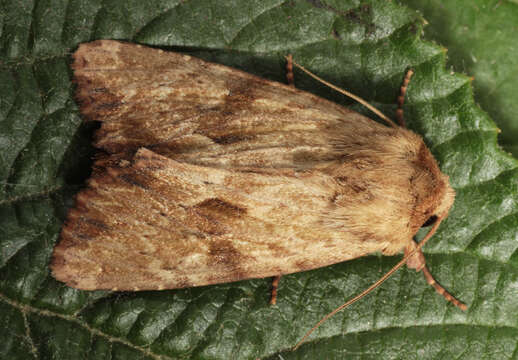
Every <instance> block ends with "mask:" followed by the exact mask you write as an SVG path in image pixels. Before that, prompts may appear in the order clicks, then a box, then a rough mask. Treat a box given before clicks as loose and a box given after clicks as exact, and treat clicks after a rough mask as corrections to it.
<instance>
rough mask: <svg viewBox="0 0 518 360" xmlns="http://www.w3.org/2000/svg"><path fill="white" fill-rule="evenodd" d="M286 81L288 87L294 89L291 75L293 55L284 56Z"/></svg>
mask: <svg viewBox="0 0 518 360" xmlns="http://www.w3.org/2000/svg"><path fill="white" fill-rule="evenodd" d="M286 81H288V85H290V86H293V87H295V77H294V75H293V55H291V54H289V55H288V56H286Z"/></svg>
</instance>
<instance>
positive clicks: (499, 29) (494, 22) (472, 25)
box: [400, 0, 518, 157]
mask: <svg viewBox="0 0 518 360" xmlns="http://www.w3.org/2000/svg"><path fill="white" fill-rule="evenodd" d="M400 1H401V2H403V3H405V4H407V5H408V6H410V7H412V8H414V9H417V10H419V11H421V12H422V14H423V16H424V17H425V18H426V20H428V22H429V25H428V26H427V27H426V32H425V34H426V38H428V39H430V40H434V41H437V42H438V43H440V44H441V45H444V46H446V47H447V48H448V55H449V56H448V63H449V64H451V65H452V66H453V69H455V71H459V72H463V73H466V74H468V75H470V76H473V77H474V79H475V80H474V82H473V85H474V90H475V99H476V100H477V102H478V103H480V106H481V107H482V108H483V109H484V110H485V111H487V112H488V113H489V115H490V116H491V117H492V118H493V119H494V120H495V121H496V123H497V124H498V126H499V127H500V128H501V129H502V133H501V134H500V136H499V140H500V143H501V144H502V146H503V147H504V149H505V150H507V151H509V152H511V153H512V154H513V155H514V156H515V157H517V156H518V121H517V120H516V114H518V101H517V99H518V97H517V95H516V94H517V93H518V81H516V79H517V78H518V56H517V54H518V43H517V42H516V31H517V30H518V26H517V21H516V19H518V1H509V0H507V1H500V0H477V1H473V0H456V1H441V0H400Z"/></svg>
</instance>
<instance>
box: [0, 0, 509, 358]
mask: <svg viewBox="0 0 518 360" xmlns="http://www.w3.org/2000/svg"><path fill="white" fill-rule="evenodd" d="M1 6H2V8H1V9H0V23H1V24H2V27H1V29H2V30H1V33H0V147H1V152H0V234H1V238H0V241H1V252H0V324H1V325H2V329H5V330H4V331H1V332H0V358H9V359H30V358H34V359H40V358H41V359H50V358H53V359H77V358H91V359H160V358H161V359H176V358H193V359H241V358H251V359H254V358H271V359H280V358H283V359H292V358H306V359H315V358H336V359H340V358H345V357H347V358H349V359H356V358H358V359H360V358H362V359H365V358H367V359H371V358H372V359H375V358H384V359H432V358H457V359H474V358H499V359H507V358H515V357H516V354H517V350H516V346H517V341H516V339H517V338H518V320H517V317H516V314H517V313H518V300H517V299H518V290H517V289H518V269H517V267H518V255H517V254H516V251H515V250H516V249H517V247H518V231H517V229H518V228H517V225H518V220H517V217H516V213H517V211H518V169H517V162H516V161H515V160H514V159H513V158H511V157H509V156H507V155H506V154H505V153H503V152H502V151H501V150H500V149H499V148H498V146H497V143H496V137H497V128H496V126H495V125H494V123H493V122H492V121H491V120H490V119H489V118H488V116H487V115H486V114H485V113H484V112H483V111H482V110H480V108H478V106H477V105H476V104H475V102H474V100H473V96H472V92H473V90H472V88H471V84H470V81H469V79H468V78H467V77H465V76H461V75H455V74H451V73H450V71H447V70H446V69H445V62H446V59H445V56H446V55H445V52H444V51H443V49H442V48H441V47H439V46H436V45H433V44H430V43H426V42H423V41H422V40H421V39H420V35H421V29H422V21H421V20H420V17H418V16H417V15H416V14H415V13H414V12H413V11H411V10H408V9H406V8H403V7H400V6H398V5H397V4H394V3H392V2H388V1H385V0H378V1H376V0H372V1H365V2H361V3H360V2H359V1H354V0H347V1H338V0H335V1H332V0H328V1H282V0H277V1H273V0H269V1H259V0H257V1H238V0H236V1H226V2H216V1H208V0H189V1H159V0H154V1H147V2H142V1H140V0H132V1H126V2H119V1H115V0H113V1H112V0H106V1H101V0H97V1H96V0H94V1H80V0H68V1H67V0H61V1H50V0H40V1H38V2H34V1H30V0H27V1H4V2H3V3H2V5H1ZM99 38H117V39H125V40H129V41H134V42H140V43H143V44H150V45H156V46H160V47H162V48H164V49H175V50H178V51H185V52H190V53H192V54H193V55H196V56H199V57H202V58H205V59H208V60H212V61H216V62H219V63H223V64H227V65H230V66H234V67H238V68H241V69H244V70H246V71H248V72H252V73H255V74H258V75H260V76H263V77H267V78H270V79H274V80H279V81H283V79H284V69H283V66H284V60H283V56H284V55H285V54H288V53H292V54H294V56H295V58H296V59H297V60H298V62H300V63H302V64H303V65H305V66H307V67H308V68H309V69H311V70H313V71H314V72H316V73H318V74H319V75H320V76H322V77H324V78H326V79H328V80H330V81H332V82H334V83H335V84H337V85H339V86H341V87H344V88H346V89H349V90H351V91H353V92H355V93H356V94H359V95H360V96H363V97H365V98H367V99H368V100H369V101H371V102H372V103H373V104H376V105H378V106H379V107H380V108H382V109H383V110H385V111H386V112H387V113H389V114H392V113H393V110H394V108H395V107H394V105H393V104H394V103H395V98H396V95H397V91H398V88H399V85H400V82H401V80H402V78H403V74H404V72H405V70H406V68H408V67H412V68H414V69H415V70H416V75H415V76H414V78H413V80H412V82H411V84H410V88H409V91H408V99H407V106H406V117H407V121H408V123H409V126H410V127H411V128H412V129H414V130H415V131H417V132H418V133H420V134H421V135H423V137H424V138H425V141H426V142H427V143H428V145H429V146H430V148H431V150H432V152H433V153H434V154H435V155H436V157H437V159H438V160H439V162H440V163H441V167H442V169H443V170H444V172H446V173H447V174H449V175H450V176H451V180H452V184H453V186H454V187H455V188H456V191H457V193H458V195H457V200H456V203H455V205H454V208H453V210H452V212H451V214H450V217H449V218H448V219H447V220H446V221H445V222H444V223H443V224H442V226H441V229H440V232H439V233H438V234H437V235H436V236H435V237H434V238H433V239H432V240H431V241H430V243H429V244H428V245H427V246H426V248H425V252H426V256H427V259H428V263H429V266H430V268H431V271H432V273H433V274H434V275H435V277H436V278H437V279H438V280H439V281H440V282H441V283H442V284H443V285H444V286H446V287H447V288H448V289H450V290H451V291H452V292H453V293H454V294H456V295H457V296H458V297H459V298H460V299H462V300H464V301H465V302H467V303H468V304H469V310H468V311H467V312H466V313H463V312H461V311H460V310H458V309H456V308H454V307H452V306H451V305H449V304H447V303H446V302H445V301H444V300H443V299H442V298H441V297H439V296H437V295H436V294H435V293H434V291H433V289H432V288H430V287H429V286H428V285H427V284H426V282H425V281H424V279H423V277H422V275H420V274H416V273H415V272H412V271H408V270H406V269H403V270H401V271H399V272H398V273H396V274H395V275H394V276H393V277H392V278H391V279H390V280H389V281H388V282H387V283H385V284H384V285H383V286H382V287H381V288H378V289H377V290H376V291H375V292H374V293H372V294H371V295H370V296H368V297H366V298H364V299H362V301H360V302H359V303H357V304H355V305H353V306H352V307H351V308H349V309H347V310H346V311H344V312H342V313H340V314H339V315H337V316H335V317H334V318H332V319H331V320H330V321H328V322H327V323H326V324H325V325H323V326H322V327H321V328H320V329H319V330H318V331H317V332H316V333H315V334H314V335H313V336H312V337H311V339H310V340H309V342H308V343H307V344H305V345H303V346H302V347H301V348H300V349H299V350H298V351H296V352H290V348H291V347H292V346H293V345H294V344H295V343H296V341H297V340H298V339H300V337H301V336H302V335H303V334H304V333H305V332H306V331H307V330H308V329H309V328H310V327H311V326H312V325H314V324H315V322H316V321H318V319H319V318H320V317H322V316H323V315H324V314H326V313H327V312H329V311H330V310H331V309H333V308H334V307H335V306H337V305H339V304H341V303H343V302H344V301H345V300H346V299H347V298H349V297H351V296H352V295H355V294H357V293H358V292H360V291H361V290H363V289H364V288H366V287H367V286H368V285H370V284H371V283H372V282H374V281H375V280H376V279H377V278H379V276H381V274H383V273H384V272H385V271H387V270H388V269H389V268H390V267H391V266H392V265H394V264H395V262H396V261H397V260H398V258H397V257H393V258H389V257H380V256H375V255H374V256H369V257H366V258H363V259H359V260H356V261H351V262H347V263H342V264H338V265H336V266H332V267H328V268H324V269H319V270H315V271H310V272H306V273H300V274H294V275H289V276H285V277H283V278H282V280H281V285H280V289H279V290H280V294H279V302H278V305H277V306H273V307H272V306H268V304H267V302H268V296H269V295H268V291H269V287H270V281H269V280H268V279H260V280H252V281H243V282H239V283H234V284H223V285H218V286H209V287H202V288H193V289H186V290H179V291H163V292H144V293H109V292H84V291H78V290H74V289H71V288H67V287H66V286H64V285H63V284H61V283H59V282H57V281H55V280H54V279H53V278H52V277H50V274H49V269H48V263H49V259H50V256H51V252H52V248H53V246H54V244H55V242H56V241H57V239H58V236H59V231H60V229H61V224H62V221H63V218H64V214H65V213H66V209H67V208H68V207H69V206H70V205H72V204H73V195H74V193H75V192H76V191H77V189H78V187H79V186H81V185H82V184H84V181H85V179H86V178H87V177H88V175H89V172H90V165H91V160H90V158H91V156H92V154H93V153H94V151H93V149H92V148H91V146H90V145H89V144H90V141H91V132H92V128H91V127H89V126H85V125H81V119H80V116H79V113H78V109H77V106H76V104H75V103H74V101H73V84H72V83H71V81H70V79H71V73H70V70H69V67H68V64H69V60H70V59H69V54H70V52H72V51H74V50H75V48H76V47H77V45H78V44H79V43H80V42H83V41H90V40H94V39H99ZM296 84H297V86H298V87H300V88H304V89H307V90H309V91H312V92H314V93H317V94H320V95H322V96H326V97H329V98H331V99H333V100H335V101H337V102H340V103H343V104H349V103H350V101H349V100H347V99H344V98H343V97H342V96H340V95H337V94H334V93H332V92H331V91H329V90H328V89H325V88H324V87H323V86H322V85H320V84H316V83H315V82H314V81H313V80H311V79H308V78H307V77H306V76H304V75H302V74H300V73H296ZM352 106H353V107H355V108H358V107H357V106H356V105H352ZM361 111H364V110H361Z"/></svg>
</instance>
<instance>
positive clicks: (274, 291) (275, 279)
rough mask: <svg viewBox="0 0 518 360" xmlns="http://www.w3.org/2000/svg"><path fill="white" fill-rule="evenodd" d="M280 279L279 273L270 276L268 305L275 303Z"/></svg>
mask: <svg viewBox="0 0 518 360" xmlns="http://www.w3.org/2000/svg"><path fill="white" fill-rule="evenodd" d="M280 280H281V275H279V276H274V277H273V278H272V296H271V297H270V305H275V304H277V288H278V287H279V281H280Z"/></svg>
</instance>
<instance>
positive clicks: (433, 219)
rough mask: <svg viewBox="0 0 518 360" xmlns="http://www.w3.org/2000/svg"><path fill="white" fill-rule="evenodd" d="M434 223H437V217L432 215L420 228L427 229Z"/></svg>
mask: <svg viewBox="0 0 518 360" xmlns="http://www.w3.org/2000/svg"><path fill="white" fill-rule="evenodd" d="M436 221H437V215H432V216H430V217H429V218H428V220H426V221H425V222H424V224H423V225H421V227H427V226H430V225H433V224H435V222H436Z"/></svg>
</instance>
